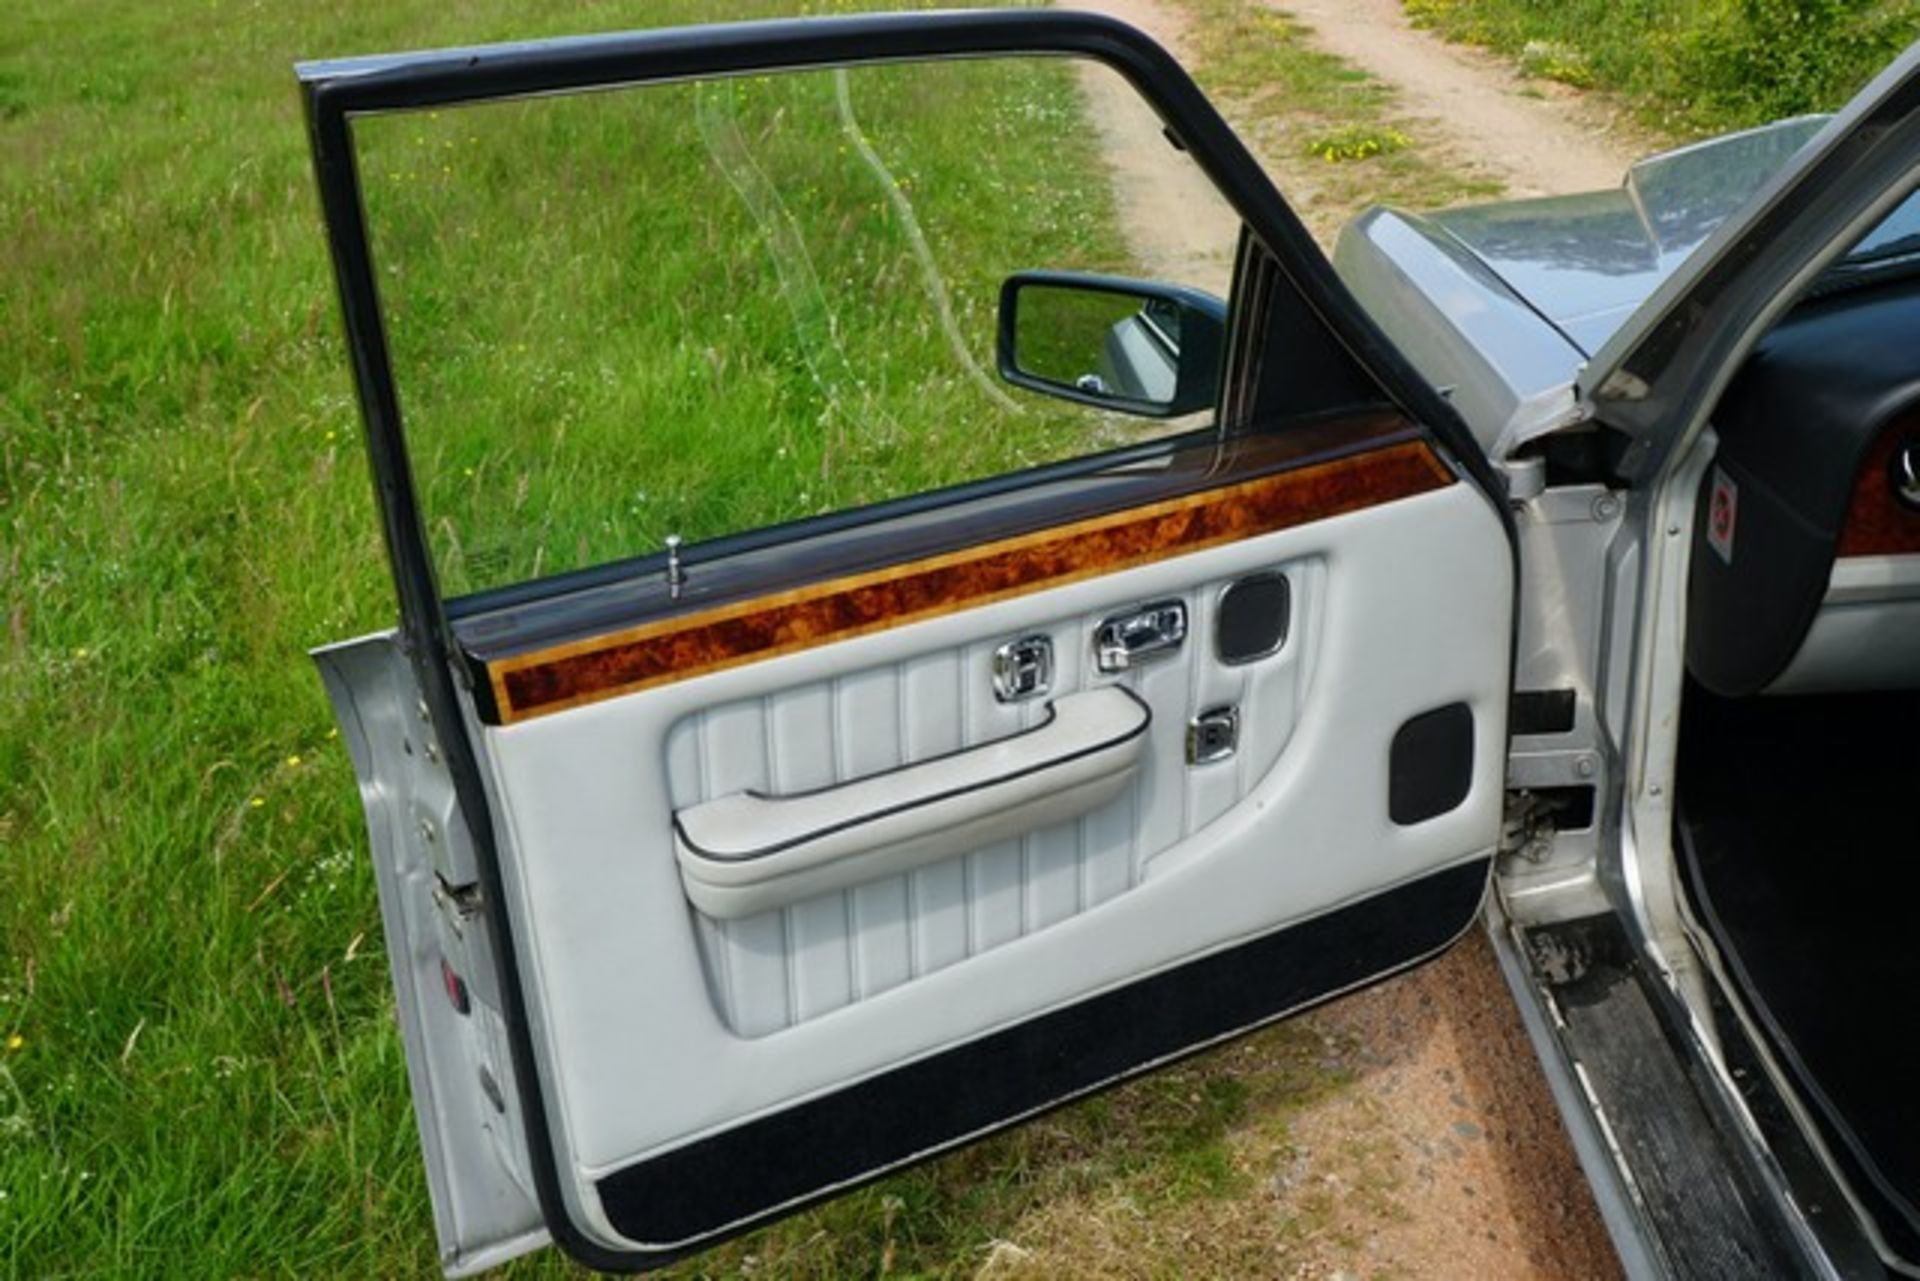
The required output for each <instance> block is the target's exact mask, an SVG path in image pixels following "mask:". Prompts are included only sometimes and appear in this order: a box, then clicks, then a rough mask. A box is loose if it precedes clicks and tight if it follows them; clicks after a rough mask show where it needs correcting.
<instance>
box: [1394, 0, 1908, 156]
mask: <svg viewBox="0 0 1920 1281" xmlns="http://www.w3.org/2000/svg"><path fill="white" fill-rule="evenodd" d="M1406 6H1407V12H1408V13H1409V14H1410V15H1412V17H1413V19H1414V21H1415V22H1416V23H1419V24H1421V25H1424V26H1428V27H1431V28H1432V29H1434V30H1436V31H1438V32H1439V33H1440V34H1442V35H1444V36H1446V37H1447V38H1449V39H1452V40H1461V41H1467V42H1470V43H1474V44H1481V45H1486V46H1488V47H1489V48H1492V49H1495V50H1497V51H1499V52H1501V53H1504V54H1506V55H1507V56H1509V57H1511V58H1514V59H1515V60H1516V61H1517V62H1518V63H1519V65H1520V68H1521V70H1522V71H1523V72H1524V73H1526V74H1528V75H1532V76H1538V77H1540V78H1542V79H1549V80H1559V81H1563V82H1565V83H1568V84H1573V85H1577V86H1581V87H1586V86H1597V87H1600V88H1603V89H1607V90H1611V91H1614V92H1616V93H1619V94H1621V95H1623V96H1624V97H1625V98H1626V99H1627V100H1629V101H1630V102H1631V103H1632V104H1633V106H1634V107H1635V109H1636V111H1637V114H1638V115H1639V116H1640V117H1641V119H1642V120H1643V121H1644V122H1645V123H1647V124H1649V125H1651V126H1653V127H1655V128H1656V129H1659V130H1661V131H1663V132H1666V133H1670V134H1676V135H1680V136H1696V135H1700V134H1705V133H1714V132H1719V131H1723V130H1729V129H1739V128H1746V127H1748V126H1752V125H1758V124H1764V123H1766V122H1767V121H1769V120H1775V119H1779V118H1781V117H1785V116H1792V115H1799V114H1802V113H1805V112H1810V111H1830V110H1832V109H1833V108H1835V107H1838V106H1839V105H1840V104H1841V103H1843V102H1845V101H1846V99H1847V98H1848V97H1849V96H1851V95H1852V94H1853V93H1854V92H1855V91H1857V90H1858V89H1859V88H1860V87H1861V86H1862V85H1864V84H1865V83H1866V82H1867V80H1868V79H1870V78H1871V77H1872V76H1873V74H1874V73H1875V72H1877V71H1879V70H1880V68H1881V67H1883V66H1884V65H1885V64H1886V63H1887V62H1888V61H1889V60H1890V59H1891V58H1892V57H1893V56H1894V54H1896V53H1898V52H1899V51H1900V50H1901V49H1902V48H1904V47H1905V46H1906V45H1907V44H1908V43H1910V42H1911V41H1913V40H1914V39H1915V38H1920V3H1916V2H1915V0H1554V2H1553V3H1541V0H1406Z"/></svg>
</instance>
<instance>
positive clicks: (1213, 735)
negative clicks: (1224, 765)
mask: <svg viewBox="0 0 1920 1281" xmlns="http://www.w3.org/2000/svg"><path fill="white" fill-rule="evenodd" d="M1239 746H1240V709H1239V708H1237V707H1210V708H1208V709H1207V710H1206V711H1204V712H1202V713H1200V714H1199V715H1198V716H1196V717H1194V718H1193V719H1192V720H1191V721H1188V722H1187V764H1189V765H1210V764H1212V763H1213V762H1214V761H1224V760H1226V759H1227V758H1228V757H1229V756H1232V755H1233V753H1234V750H1235V749H1236V748H1238V747H1239Z"/></svg>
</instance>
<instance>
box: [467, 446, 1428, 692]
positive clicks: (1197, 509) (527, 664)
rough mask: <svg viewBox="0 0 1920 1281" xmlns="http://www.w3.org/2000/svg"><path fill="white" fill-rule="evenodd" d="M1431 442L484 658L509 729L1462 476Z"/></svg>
mask: <svg viewBox="0 0 1920 1281" xmlns="http://www.w3.org/2000/svg"><path fill="white" fill-rule="evenodd" d="M1455 479H1456V477H1455V475H1454V473H1453V471H1452V470H1451V469H1450V468H1449V467H1447V466H1446V464H1445V463H1443V462H1442V461H1441V460H1440V458H1439V457H1438V455H1436V454H1435V453H1434V451H1433V449H1432V447H1431V446H1429V445H1428V444H1427V443H1426V442H1425V441H1424V440H1421V439H1417V438H1415V439H1403V440H1399V441H1397V442H1396V443H1392V444H1388V445H1385V446H1382V447H1380V448H1375V449H1369V450H1366V451H1364V452H1361V453H1355V454H1351V455H1348V456H1345V457H1339V458H1334V459H1331V460H1328V461H1321V462H1314V463H1310V464H1308V465H1305V466H1299V467H1293V468H1290V469H1288V470H1284V471H1279V472H1275V473H1272V474H1270V475H1264V476H1258V477H1256V478H1254V479H1252V480H1244V479H1237V480H1234V481H1232V482H1230V483H1226V484H1222V485H1218V486H1217V487H1215V488H1211V489H1207V490H1204V491H1202V492H1200V493H1194V494H1186V495H1183V496H1181V497H1178V498H1172V499H1166V500H1163V501H1159V502H1152V503H1148V504H1146V505H1143V506H1139V507H1134V508H1130V509H1128V510H1125V511H1120V512H1114V513H1111V514H1108V515H1104V516H1100V517H1096V518H1093V519H1088V520H1082V521H1077V522H1074V523H1072V524H1067V525H1059V526H1055V527H1052V528H1047V529H1042V530H1039V531H1036V532H1033V533H1028V534H1023V535H1020V536H1017V537H1012V538H1004V539H1000V540H997V541H991V542H984V543H980V544H979V545H976V546H968V547H964V548H963V549H961V550H957V551H952V552H948V553H945V554H941V555H937V556H932V557H929V558H927V559H924V560H916V561H913V562H910V563H906V564H898V565H891V566H888V567H886V568H884V569H879V570H873V571H869V572H865V573H860V574H854V575H851V576H847V577H842V578H835V579H831V580H828V581H826V582H821V583H815V584H812V585H809V586H805V587H800V588H797V589H794V590H792V591H787V592H780V593H775V594H771V595H767V596H762V597H758V598H755V599H750V600H745V601H740V602H737V603H734V604H730V605H724V606H720V607H718V608H715V609H712V610H707V611H702V612H698V613H693V614H689V615H684V616H678V617H672V618H667V619H663V620H659V621H654V622H648V623H643V624H640V625H638V626H634V627H629V628H624V629H619V630H614V631H611V632H608V633H606V634H604V635H599V636H594V637H590V638H587V639H583V640H576V641H571V642H567V643H563V644H559V645H555V646H552V647H549V648H544V649H538V650H535V651H533V652H530V653H524V654H516V655H511V656H507V657H501V658H496V659H493V660H490V661H486V662H485V663H484V667H485V679H486V682H487V685H488V687H489V688H490V690H491V693H492V703H493V707H492V710H493V712H494V715H495V716H496V717H497V718H498V722H499V723H500V724H513V723H515V722H518V721H523V720H526V719H529V718H530V717H535V716H542V715H547V714H550V713H553V712H557V711H561V710H564V709H566V708H569V707H578V706H581V705H583V704H587V703H594V702H599V701H601V700H603V699H607V698H612V697H615V696H616V695H620V694H626V693H631V692H634V691H636V690H643V689H648V688H651V687H654V686H658V685H662V684H667V683H670V682H676V681H682V680H686V679H688V678H689V677H693V676H698V675H701V674H704V673H710V672H714V671H720V670H724V669H726V668H729V667H734V666H737V665H739V664H741V663H748V662H755V661H759V660H764V659H768V658H774V657H777V656H780V655H783V654H791V653H795V652H798V651H800V650H806V649H812V648H814V647H816V646H820V645H825V644H830V643H833V642H837V641H844V640H848V639H851V638H853V637H857V636H863V635H867V634H870V633H873V632H876V631H880V630H883V629H887V628H893V627H899V626H902V625H904V624H907V623H912V622H916V621H919V620H923V619H928V618H934V617H938V616H940V615H943V614H947V613H950V612H953V611H955V610H959V609H967V608H977V607H979V606H982V605H987V604H991V603H992V602H994V601H999V600H1005V599H1008V598H1011V597H1016V596H1021V595H1025V594H1027V593H1029V592H1035V591H1040V590H1043V589H1047V588H1054V587H1060V586H1064V585H1066V584H1068V583H1073V582H1077V581H1080V580H1082V579H1086V578H1090V577H1094V576H1097V575H1103V574H1111V573H1114V572H1116V571H1119V570H1124V569H1129V568H1134V567H1137V566H1141V565H1148V564H1152V563H1154V562H1156V561H1160V560H1164V559H1166V558H1168V557H1172V556H1180V555H1185V554H1189V553H1192V552H1197V551H1203V550H1205V549H1207V548H1210V547H1218V546H1221V545H1223V544H1225V543H1230V542H1235V541H1238V540H1242V539H1246V538H1250V537H1254V536H1257V535H1260V534H1267V533H1272V532H1275V531H1277V530H1282V529H1288V528H1291V527H1293V526H1296V525H1303V524H1308V523H1311V522H1314V521H1319V520H1324V519H1327V518H1328V517H1332V516H1338V515H1342V514H1344V513H1347V512H1352V511H1357V510H1360V509H1363V508H1366V507H1372V506H1375V505H1377V504H1380V503H1386V502H1391V501H1393V500H1395V499H1399V498H1408V497H1412V496H1413V495H1416V494H1421V493H1425V492H1428V491H1430V490H1433V489H1438V488H1440V487H1442V486H1445V485H1450V484H1453V483H1454V481H1455Z"/></svg>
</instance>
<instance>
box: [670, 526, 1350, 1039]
mask: <svg viewBox="0 0 1920 1281" xmlns="http://www.w3.org/2000/svg"><path fill="white" fill-rule="evenodd" d="M1260 568H1261V569H1262V570H1271V571H1276V572H1280V573H1284V574H1285V575H1286V577H1287V579H1288V581H1289V583H1290V584H1292V600H1293V608H1292V618H1291V623H1290V626H1289V629H1288V635H1287V639H1286V643H1285V644H1284V645H1283V646H1281V648H1280V649H1279V650H1278V651H1276V652H1275V653H1272V654H1269V655H1267V656H1265V657H1263V658H1261V659H1260V660H1258V661H1257V662H1253V663H1248V664H1245V665H1240V666H1228V665H1226V664H1224V663H1222V662H1221V661H1220V659H1219V657H1218V656H1217V654H1216V652H1215V650H1214V647H1213V646H1212V645H1211V644H1209V643H1208V639H1207V638H1209V637H1210V636H1212V635H1213V633H1214V612H1215V610H1216V609H1217V607H1218V603H1219V599H1220V594H1221V592H1222V591H1224V590H1225V588H1226V587H1227V586H1228V583H1229V582H1230V581H1232V580H1230V579H1222V580H1217V581H1207V582H1203V583H1200V584H1196V585H1194V586H1193V587H1192V588H1190V589H1188V590H1184V591H1182V592H1181V593H1180V595H1179V599H1180V600H1182V601H1183V602H1184V603H1185V604H1186V606H1187V609H1188V617H1189V619H1190V620H1191V629H1192V631H1191V636H1190V638H1189V640H1188V642H1187V643H1186V644H1184V645H1182V646H1181V647H1180V649H1179V650H1178V651H1176V652H1175V653H1174V654H1173V655H1172V656H1171V657H1169V658H1166V659H1162V660H1160V661H1157V662H1152V663H1148V664H1146V665H1144V666H1141V667H1139V668H1136V669H1135V670H1133V671H1132V672H1129V673H1126V674H1124V675H1108V674H1103V673H1100V672H1098V671H1097V670H1095V667H1094V664H1093V662H1092V661H1091V660H1092V649H1091V645H1090V642H1089V638H1090V637H1091V636H1092V635H1093V633H1094V629H1095V627H1097V626H1098V624H1099V623H1100V621H1101V619H1102V618H1103V617H1104V613H1103V611H1102V610H1096V611H1093V612H1091V613H1086V614H1081V615H1075V616H1070V617H1066V618H1052V619H1047V620H1045V621H1044V622H1043V623H1041V624H1039V625H1037V626H1035V627H1033V628H1031V629H1030V630H1028V631H1026V632H1023V633H1022V635H1044V636H1046V637H1047V638H1048V639H1049V640H1050V641H1051V642H1052V650H1053V653H1054V654H1055V655H1056V656H1057V660H1056V661H1057V663H1058V669H1057V671H1056V673H1055V679H1054V684H1053V694H1054V695H1055V696H1070V695H1071V694H1072V693H1073V692H1074V691H1077V690H1078V691H1084V690H1089V689H1096V688H1100V687H1102V686H1108V685H1120V686H1122V687H1124V688H1128V689H1131V690H1132V691H1133V692H1134V693H1135V694H1137V695H1138V696H1139V697H1140V698H1141V699H1142V700H1143V701H1144V703H1145V704H1146V706H1147V707H1148V708H1149V709H1150V710H1151V712H1152V722H1151V724H1150V726H1149V727H1148V729H1147V735H1148V737H1149V743H1148V745H1147V750H1146V751H1145V752H1143V753H1142V759H1141V762H1140V766H1139V770H1138V779H1137V780H1129V781H1128V786H1127V787H1126V789H1125V790H1124V791H1123V792H1122V793H1121V794H1120V795H1119V796H1118V797H1117V798H1115V799H1114V800H1112V801H1111V802H1109V803H1108V804H1106V805H1103V806H1101V807H1099V808H1097V809H1093V810H1091V811H1089V812H1087V813H1085V814H1082V815H1080V816H1077V817H1076V818H1075V819H1073V820H1072V821H1070V822H1062V823H1058V824H1052V825H1048V826H1042V827H1036V828H1032V829H1030V830H1028V831H1026V832H1025V833H1024V834H1022V835H1020V836H1017V837H1014V838H1012V839H1009V840H1005V841H999V842H995V843H993V844H989V845H985V846H983V847H981V848H979V849H975V850H971V851H968V852H966V853H964V854H961V855H960V856H958V857H956V858H953V859H950V860H943V861H942V862H940V863H936V864H933V865H931V866H927V867H923V868H920V869H918V870H915V871H914V872H912V873H911V874H909V875H906V876H899V877H889V878H885V879H882V880H875V881H873V882H871V883H869V884H865V885H861V886H858V887H856V888H853V889H849V890H846V891H841V892H837V893H835V894H832V895H830V896H825V897H824V898H821V899H815V900H811V901H807V902H802V903H797V904H794V905H793V906H790V907H785V908H782V909H778V910H775V911H771V912H765V913H758V914H754V915H751V916H747V917H744V918H738V919H726V920H717V919H713V918H712V917H710V916H708V915H707V914H705V913H700V912H698V911H697V910H696V922H697V925H698V927H699V930H700V938H701V950H702V956H703V959H704V960H705V963H706V966H707V973H708V980H709V983H710V984H711V987H712V991H713V996H714V1001H715V1004H716V1006H717V1008H718V1009H719V1011H720V1014H721V1017H722V1019H723V1020H724V1021H725V1022H726V1024H727V1025H728V1026H729V1027H731V1028H732V1029H734V1030H735V1031H737V1032H739V1033H740V1034H742V1035H746V1036H758V1035H763V1034H765V1033H767V1032H770V1031H775V1030H778V1029H780V1028H783V1027H787V1026H789V1025H791V1024H794V1023H798V1022H803V1021H805V1020H807V1019H811V1018H815V1017H817V1016H819V1015H821V1014H824V1013H827V1012H828V1011H830V1010H833V1009H837V1008H839V1007H840V1006H842V1005H846V1004H849V1003H851V1002H854V1001H858V1000H863V999H865V998H866V997H869V996H873V995H876V994H877V993H879V992H883V991H886V990H888V989H889V988H892V987H895V986H897V985H899V984H901V983H904V982H908V981H910V980H912V979H916V978H919V977H922V976H924V975H927V974H930V973H932V972H934V971H936V970H939V969H942V968H944V967H946V966H947V965H951V964H953V963H954V962H956V961H960V960H964V959H965V958H967V957H969V956H974V955H977V954H979V953H981V952H984V951H986V950H988V949H990V948H993V947H996V946H999V945H1001V944H1004V943H1007V942H1011V941H1012V940H1014V939H1017V938H1021V937H1024V936H1026V935H1028V934H1032V933H1034V932H1036V931H1038V930H1042V929H1045V928H1047V927H1048V926H1051V925H1053V924H1056V923H1058V922H1060V921H1063V920H1065V919H1067V918H1068V917H1070V916H1074V915H1077V914H1079V913H1080V912H1083V911H1087V910H1089V909H1091V908H1094V907H1096V906H1098V905H1099V904H1100V903H1103V902H1105V901H1106V900H1108V899H1110V898H1112V897H1113V896H1115V895H1116V894H1119V893H1121V892H1123V891H1125V890H1127V889H1130V888H1131V887H1132V886H1133V885H1134V884H1136V883H1137V882H1138V880H1139V879H1140V876H1141V875H1142V873H1143V871H1144V870H1145V868H1146V866H1147V863H1148V861H1149V860H1151V859H1152V858H1153V857H1154V856H1156V855H1158V854H1162V853H1164V852H1166V851H1168V850H1170V849H1171V848H1172V847H1173V846H1174V845H1175V844H1177V843H1178V842H1179V841H1181V840H1183V839H1184V838H1186V837H1188V836H1191V835H1193V834H1194V833H1195V832H1197V831H1199V830H1200V829H1201V828H1203V827H1205V826H1206V825H1207V824H1208V823H1210V822H1212V821H1213V820H1214V819H1216V818H1218V817H1220V816H1221V815H1222V814H1224V813H1226V812H1227V811H1228V810H1229V809H1230V808H1231V807H1232V806H1233V805H1234V804H1236V803H1237V802H1238V801H1239V800H1240V799H1241V797H1243V796H1245V795H1246V794H1247V793H1248V792H1249V791H1250V790H1251V789H1252V788H1253V786H1254V785H1256V784H1257V783H1258V782H1259V781H1260V779H1262V778H1264V777H1265V776H1266V774H1267V773H1268V771H1270V770H1271V769H1272V768H1273V765H1274V763H1275V761H1276V760H1278V758H1279V755H1280V751H1281V749H1282V748H1283V747H1284V746H1285V744H1286V741H1287V739H1288V738H1289V737H1290V736H1291V734H1292V732H1293V727H1294V719H1295V716H1296V714H1297V711H1298V708H1299V706H1300V703H1301V701H1302V697H1303V694H1304V685H1305V680H1306V673H1307V670H1308V667H1309V665H1310V658H1311V655H1312V653H1313V651H1314V649H1315V648H1316V646H1317V644H1318V641H1317V638H1316V630H1317V624H1318V621H1319V595H1320V591H1321V582H1322V580H1323V577H1324V565H1323V564H1322V562H1321V561H1320V560H1318V559H1307V560H1302V561H1296V562H1291V563H1287V564H1283V565H1268V566H1261V567H1260ZM1114 586H1115V588H1116V589H1120V588H1122V587H1124V584H1121V583H1116V584H1115V585H1114ZM1004 639H1006V638H1005V637H1001V636H993V635H990V636H988V637H986V638H984V639H981V640H979V641H976V642H974V643H972V644H969V645H967V646H966V647H965V648H963V649H961V650H959V651H943V652H936V653H931V654H916V655H913V656H911V657H909V658H906V659H904V660H902V661H900V662H897V663H894V664H891V665H889V666H887V667H884V668H879V669H868V670H864V671H857V672H852V673H849V674H847V675H844V676H836V677H834V678H833V679H831V680H828V681H824V682H821V683H819V684H816V685H812V686H807V687H802V688H797V689H789V690H781V691H778V692H776V693H773V694H770V695H767V696H764V697H761V698H758V699H753V700H747V701H744V702H739V703H729V704H727V705H725V706H722V707H718V708H713V709H708V710H703V711H700V712H697V713H695V714H693V715H692V716H689V717H687V718H686V719H684V720H682V721H681V722H680V723H678V724H677V725H675V726H674V728H673V729H672V731H671V732H670V734H669V736H668V745H667V771H668V779H669V789H670V795H671V797H672V803H673V806H674V808H675V810H676V811H680V810H685V809H687V808H688V807H691V806H695V805H698V804H700V803H701V802H703V801H708V800H711V799H712V798H713V797H715V796H725V795H727V794H729V793H737V792H770V793H774V794H782V793H793V792H798V791H805V790H809V789H815V788H823V787H830V786H833V785H835V784H842V783H845V782H847V781H848V780H851V779H858V778H862V777H865V776H868V775H873V774H878V773H881V772H882V771H886V770H893V769H897V768H899V767H900V766H903V765H907V764H910V763H911V762H914V761H923V760H927V759H929V758H931V757H937V756H943V755H945V754H947V753H950V752H954V751H956V750H960V749H963V748H967V747H973V746H976V745H978V744H981V743H986V742H992V741H995V740H997V739H1003V738H1005V737H1006V736H1007V735H1008V734H1010V733H1015V732H1018V731H1020V730H1023V729H1027V728H1030V727H1031V726H1032V725H1033V724H1035V723H1037V722H1038V721H1039V720H1040V719H1041V718H1043V717H1044V715H1045V708H1046V700H1045V699H1038V700H1030V701H1025V702H1019V703H1011V704H1009V703H1005V702H1002V701H1000V700H999V699H998V698H997V697H996V696H995V693H994V690H993V686H992V680H991V672H992V655H993V651H994V649H995V648H996V647H997V645H998V644H1000V643H1001V641H1003V640H1004ZM1223 706H1228V707H1233V708H1235V709H1237V711H1238V713H1239V723H1240V742H1239V746H1238V748H1237V749H1236V750H1235V752H1234V753H1233V754H1232V755H1231V756H1230V757H1228V758H1226V759H1224V760H1221V761H1216V762H1212V763H1210V764H1206V765H1201V766H1194V767H1189V766H1188V765H1187V764H1186V762H1185V737H1186V733H1187V727H1188V723H1189V722H1190V721H1191V720H1192V719H1193V717H1195V716H1197V715H1198V714H1199V713H1200V712H1202V711H1204V710H1207V709H1209V708H1215V707H1223Z"/></svg>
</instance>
